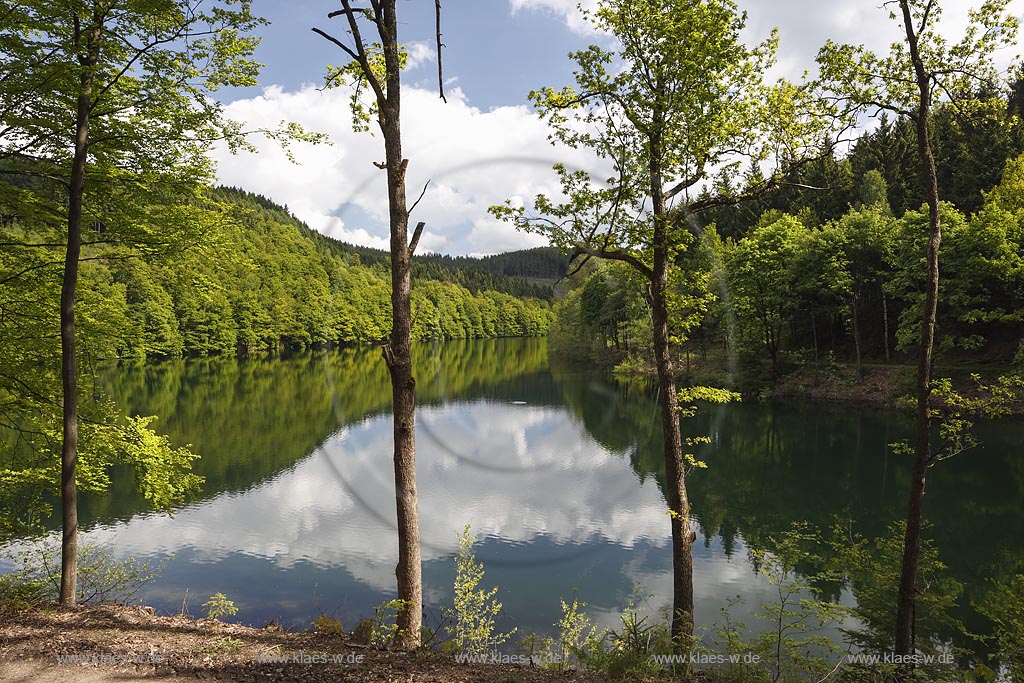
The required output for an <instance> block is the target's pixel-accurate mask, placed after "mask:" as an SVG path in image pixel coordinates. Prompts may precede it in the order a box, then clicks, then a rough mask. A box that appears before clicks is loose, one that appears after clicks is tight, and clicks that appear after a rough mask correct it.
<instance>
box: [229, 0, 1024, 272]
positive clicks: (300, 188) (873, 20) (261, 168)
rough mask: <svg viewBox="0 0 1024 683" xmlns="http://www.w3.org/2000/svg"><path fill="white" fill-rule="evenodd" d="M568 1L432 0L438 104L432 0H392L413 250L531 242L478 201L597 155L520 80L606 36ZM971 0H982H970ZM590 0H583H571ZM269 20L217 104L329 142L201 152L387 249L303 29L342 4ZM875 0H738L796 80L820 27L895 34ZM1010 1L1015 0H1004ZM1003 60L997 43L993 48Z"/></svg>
mask: <svg viewBox="0 0 1024 683" xmlns="http://www.w3.org/2000/svg"><path fill="white" fill-rule="evenodd" d="M577 2H578V0H442V33H443V42H444V46H445V47H444V49H443V62H444V77H445V82H446V83H445V90H446V95H447V100H448V102H447V104H446V103H444V102H442V101H441V99H440V98H439V97H438V93H437V62H436V55H435V50H434V36H433V30H434V3H433V2H431V0H399V2H398V12H399V22H400V33H399V41H400V42H401V43H402V44H404V45H406V46H407V48H408V51H409V54H410V60H409V64H408V67H407V69H406V72H405V73H404V74H403V94H402V98H403V99H402V132H403V151H404V155H405V156H406V157H407V158H408V159H409V171H408V176H407V183H408V188H407V190H408V194H409V195H410V197H409V203H410V204H411V203H412V202H413V201H414V200H415V199H416V197H417V196H418V195H419V194H420V192H421V190H422V189H423V187H424V185H426V184H427V183H428V181H429V185H428V186H427V190H426V193H425V195H424V196H423V199H422V201H421V203H420V204H419V206H418V207H417V208H416V211H415V213H414V214H413V216H412V219H411V220H412V222H413V223H415V222H418V221H425V222H426V229H425V231H424V234H423V237H422V239H421V241H420V249H421V251H422V250H427V251H435V252H440V253H448V254H453V255H458V254H488V253H497V252H502V251H509V250H514V249H523V248H529V247H534V246H542V245H544V244H545V243H546V242H545V240H544V238H543V237H541V236H538V235H532V234H524V233H520V232H517V231H516V230H515V229H514V228H512V227H511V226H510V225H508V224H505V223H502V222H500V221H497V220H496V219H494V218H492V217H491V216H490V215H489V214H488V213H487V208H488V207H489V206H492V205H494V204H501V203H503V202H504V201H505V200H507V199H512V200H513V201H527V202H529V200H530V199H531V198H532V197H534V196H535V195H536V194H538V193H547V194H556V193H557V183H556V182H555V176H554V173H553V171H552V170H551V166H552V164H554V163H555V162H562V163H565V164H566V165H568V166H570V167H575V168H586V169H588V170H592V169H594V168H595V161H594V160H593V159H592V158H591V157H590V156H589V155H588V154H587V153H586V152H585V151H579V150H566V149H563V148H556V147H554V146H553V145H552V144H551V143H550V142H549V141H548V139H547V135H548V130H547V128H546V126H545V124H544V123H543V122H541V121H540V120H539V119H538V118H537V116H536V114H535V113H534V112H533V111H532V109H531V108H530V106H529V104H528V99H527V94H528V93H529V92H530V91H531V90H533V89H537V88H540V87H544V86H552V87H556V88H559V87H562V86H565V85H571V84H572V63H571V61H570V60H569V58H568V56H567V55H568V53H569V52H571V51H573V50H579V49H583V48H585V47H586V46H587V45H590V44H592V43H596V44H599V45H603V46H606V47H608V46H610V45H611V43H610V42H609V39H608V37H607V36H603V35H599V34H596V33H594V32H593V31H592V30H591V28H590V27H589V26H588V25H587V24H586V23H585V22H584V21H582V19H581V18H580V15H579V12H578V10H577V9H576V5H577ZM977 2H980V0H977ZM977 2H976V1H974V0H972V1H971V2H968V1H967V0H952V1H950V0H947V2H945V3H944V7H945V14H944V19H943V28H944V32H945V33H946V35H947V36H948V37H950V38H951V39H955V38H958V37H959V36H960V34H961V32H962V28H963V26H964V24H965V20H966V15H967V11H968V9H969V8H970V7H972V6H974V5H976V4H977ZM583 3H584V5H585V6H586V5H589V6H593V5H594V4H596V0H583ZM253 4H254V10H255V12H256V13H258V14H260V15H261V16H263V17H265V18H266V19H268V20H269V21H270V24H269V25H268V26H266V27H264V28H263V29H262V30H261V34H262V36H263V40H262V43H261V45H260V47H259V48H258V50H257V53H256V58H257V60H258V61H260V62H262V63H264V64H265V65H266V66H265V67H264V69H263V71H262V73H261V77H260V85H259V86H257V87H253V88H245V89H235V90H232V91H225V92H223V93H221V94H220V97H221V100H222V101H224V102H225V103H226V104H227V107H226V109H227V114H228V116H230V117H231V118H233V119H235V120H239V121H242V122H243V123H244V124H245V125H246V127H247V128H264V127H273V126H275V125H277V124H279V123H280V122H281V121H282V120H287V121H296V122H298V123H300V124H302V125H303V126H304V127H305V128H306V129H307V130H311V131H317V132H320V133H325V134H327V136H328V137H329V138H330V140H331V144H323V145H316V146H313V145H308V144H297V145H294V146H293V148H292V152H293V154H294V156H295V159H296V161H297V163H291V162H290V161H288V159H287V158H286V156H285V154H284V152H283V151H281V149H280V148H279V147H278V146H277V143H274V142H270V141H266V140H262V139H253V143H254V144H255V145H256V147H257V148H258V149H259V153H257V154H251V153H247V152H244V153H240V154H238V155H234V156H233V155H231V154H229V153H228V152H227V151H226V150H224V149H222V148H216V149H214V150H212V151H211V154H212V156H213V157H214V159H215V160H216V161H217V163H218V179H219V182H220V183H222V184H224V185H232V186H236V187H241V188H243V189H245V190H249V191H251V192H255V193H257V194H262V195H264V196H267V197H269V198H271V199H273V200H274V201H276V202H277V203H279V204H283V205H286V206H287V207H288V208H289V209H290V210H291V211H292V212H293V213H294V214H295V215H296V216H298V217H299V218H300V219H302V220H303V221H305V222H306V223H307V224H309V225H310V227H312V228H314V229H316V230H319V231H320V232H322V233H324V234H326V235H330V236H331V237H335V238H337V239H340V240H343V241H346V242H352V243H356V244H361V245H366V246H372V247H378V248H383V249H387V248H388V240H387V235H388V228H387V190H386V184H385V179H384V173H383V172H382V171H380V170H378V169H377V168H376V167H375V166H374V165H373V162H375V161H376V162H380V161H383V158H384V152H383V140H382V138H381V136H380V133H379V131H378V132H377V133H376V135H375V136H371V135H370V134H367V133H355V132H353V130H352V125H351V118H350V113H349V106H348V97H349V91H347V90H346V89H344V88H340V89H331V90H322V89H321V88H322V85H323V75H324V73H325V69H326V66H327V65H330V64H333V65H342V64H344V63H346V61H347V59H346V56H345V55H344V53H342V52H341V50H340V49H339V48H338V47H337V46H335V45H332V44H331V43H329V42H328V41H327V40H325V39H323V38H322V37H320V36H318V35H316V34H314V33H313V32H312V30H311V29H312V27H314V26H316V27H319V28H321V29H323V30H325V31H328V32H329V33H333V34H334V35H336V36H338V37H339V38H344V37H345V34H344V31H343V30H342V26H341V23H340V22H341V21H342V18H341V17H338V18H334V19H328V18H327V13H328V12H330V11H332V10H334V9H337V8H338V7H340V3H339V2H337V1H336V0H294V1H293V2H288V1H286V0H254V3H253ZM880 5H881V0H874V1H865V0H827V1H825V0H739V6H740V8H741V9H742V10H744V11H746V12H747V13H748V21H747V28H746V30H745V35H744V38H745V40H746V41H747V42H748V44H754V43H756V42H760V41H761V40H763V39H764V38H765V37H767V36H768V35H769V33H770V31H771V30H772V28H775V27H777V28H778V29H779V33H780V47H779V52H778V64H777V66H776V67H775V69H774V72H773V74H772V75H773V76H785V77H788V78H791V79H799V78H800V76H801V75H802V73H803V72H804V71H805V70H808V69H813V66H814V55H815V53H816V52H817V50H818V48H819V47H820V46H821V45H822V44H823V43H824V42H825V41H826V40H827V39H832V40H834V41H836V42H846V43H854V44H860V43H863V44H865V45H866V46H867V47H869V48H872V49H875V50H878V51H885V49H886V46H887V45H888V44H889V43H891V42H892V41H894V40H897V39H898V38H899V34H898V32H897V31H898V26H897V25H896V24H895V23H894V22H892V21H890V20H889V18H888V13H887V10H885V9H883V8H881V7H880ZM1011 7H1012V10H1013V11H1014V12H1015V13H1016V14H1017V15H1018V16H1020V14H1021V12H1024V0H1013V2H1012V4H1011ZM1001 59H1004V60H1005V61H1009V59H1010V55H1004V56H1002V57H1001Z"/></svg>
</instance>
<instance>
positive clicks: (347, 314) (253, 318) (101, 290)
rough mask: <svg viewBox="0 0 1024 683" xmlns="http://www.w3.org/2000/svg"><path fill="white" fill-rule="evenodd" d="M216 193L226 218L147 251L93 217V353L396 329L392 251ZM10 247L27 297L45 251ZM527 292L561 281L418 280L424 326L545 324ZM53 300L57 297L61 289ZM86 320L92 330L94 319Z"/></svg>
mask: <svg viewBox="0 0 1024 683" xmlns="http://www.w3.org/2000/svg"><path fill="white" fill-rule="evenodd" d="M211 200H212V201H213V202H214V203H215V205H216V210H217V212H218V213H219V215H220V219H219V220H218V221H217V222H216V226H215V228H213V229H210V230H208V231H207V232H206V233H205V234H203V235H202V237H201V239H197V240H196V242H195V243H194V244H189V245H187V248H184V249H172V250H168V251H166V252H159V251H158V252H155V253H153V254H150V255H149V256H148V257H145V258H143V257H141V256H140V255H135V256H132V257H127V258H125V257H122V256H121V255H120V254H119V253H115V251H114V248H115V247H114V245H111V244H107V243H105V240H104V234H105V226H103V224H102V223H96V224H95V225H93V226H92V230H91V233H92V238H91V239H89V240H88V242H90V243H91V244H89V245H88V246H87V247H86V252H84V256H85V258H84V262H83V264H82V274H83V291H82V293H81V296H80V299H81V301H82V302H83V305H84V306H86V307H95V308H96V310H97V311H98V313H96V314H95V315H94V316H93V317H94V318H96V319H97V320H103V321H105V322H104V325H103V328H104V329H103V331H102V332H101V333H100V334H99V335H97V339H99V338H100V337H102V338H103V342H102V343H101V344H94V353H96V354H97V355H105V356H109V355H111V354H117V355H120V356H135V357H141V356H146V357H170V356H178V355H183V354H184V355H207V354H216V353H234V352H235V351H238V350H241V351H256V350H259V349H268V348H277V347H278V346H283V347H288V348H306V347H311V346H317V345H324V344H337V343H342V344H344V343H362V342H374V341H379V340H383V339H385V338H386V337H387V335H388V333H389V331H390V327H391V301H390V296H391V289H390V282H389V275H388V265H387V262H386V260H385V259H384V258H380V259H366V258H364V256H363V255H364V254H365V253H366V250H359V249H356V248H352V247H347V246H346V245H343V244H341V243H338V242H335V241H334V240H331V239H329V238H326V237H323V236H322V235H320V234H319V233H317V232H315V231H313V230H311V229H309V228H308V227H307V226H305V225H304V224H303V223H301V222H300V221H298V220H297V219H296V218H294V217H293V216H291V215H290V214H289V213H288V211H287V210H286V209H283V208H281V207H279V206H277V205H275V204H273V203H272V202H270V201H269V200H267V199H265V198H263V197H258V196H255V195H252V194H249V193H246V192H243V191H240V190H236V189H218V190H214V191H213V192H212V196H211ZM3 230H4V232H5V233H6V235H5V240H4V241H5V242H10V243H11V244H21V243H41V242H45V241H46V237H45V233H46V230H45V229H41V228H38V227H34V228H28V227H25V225H24V224H23V223H22V222H20V221H18V220H13V219H12V220H8V221H6V223H5V226H4V228H3ZM9 253H10V255H11V256H12V259H13V260H12V261H11V263H10V264H8V267H5V269H4V271H5V273H6V274H7V275H8V276H11V280H10V283H9V286H5V289H4V292H5V295H6V294H10V295H11V297H16V296H17V290H18V281H19V278H18V277H14V276H15V275H16V273H15V272H14V270H15V267H16V265H18V264H20V263H23V262H24V259H30V260H31V259H45V258H46V256H45V255H43V254H41V253H40V249H39V248H36V249H26V250H25V251H24V252H23V253H21V254H17V253H15V252H13V251H12V252H9ZM379 253H380V254H381V255H382V256H383V252H379ZM38 265H39V267H40V269H41V271H42V272H41V273H39V275H40V276H41V277H44V278H45V277H47V274H48V273H49V274H50V275H52V277H53V286H54V287H58V286H59V271H58V270H57V269H56V268H55V267H48V266H46V264H45V261H42V260H41V261H40V262H39V264H38ZM55 265H56V259H55V260H54V263H53V266H55ZM8 270H9V271H10V272H7V271H8ZM21 279H22V280H23V278H21ZM510 292H511V293H510ZM528 294H532V295H537V296H544V297H550V288H544V287H537V286H533V285H530V284H528V283H526V282H525V281H523V280H521V279H515V278H510V277H506V276H502V275H497V274H492V273H489V272H487V271H484V270H471V269H465V270H464V269H461V268H458V267H434V266H432V265H430V264H426V267H424V268H423V269H422V272H421V273H420V279H419V280H418V281H417V282H416V285H415V286H414V289H413V314H414V326H413V335H414V337H415V338H416V339H465V338H480V337H512V336H536V335H542V334H544V333H545V332H546V331H547V328H548V325H549V321H550V317H551V312H550V306H549V304H548V302H547V301H545V300H543V299H541V298H533V297H527V298H524V295H528ZM7 298H8V297H7V296H4V299H7ZM13 301H14V299H13V298H12V300H11V302H8V303H12V305H13ZM50 301H52V304H53V305H54V306H56V302H57V297H56V296H54V297H53V298H52V299H50ZM12 310H13V309H12ZM83 325H84V326H85V329H86V330H87V331H88V325H89V320H88V319H87V320H86V321H84V322H83ZM87 336H88V335H87Z"/></svg>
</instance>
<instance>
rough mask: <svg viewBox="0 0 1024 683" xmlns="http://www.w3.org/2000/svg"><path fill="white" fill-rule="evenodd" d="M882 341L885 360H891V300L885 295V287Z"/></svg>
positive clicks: (883, 289)
mask: <svg viewBox="0 0 1024 683" xmlns="http://www.w3.org/2000/svg"><path fill="white" fill-rule="evenodd" d="M882 335H883V339H882V341H883V342H884V343H885V360H886V362H889V360H890V357H889V300H888V298H886V296H885V288H884V287H883V288H882Z"/></svg>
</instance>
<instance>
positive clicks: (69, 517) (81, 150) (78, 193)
mask: <svg viewBox="0 0 1024 683" xmlns="http://www.w3.org/2000/svg"><path fill="white" fill-rule="evenodd" d="M102 30H103V24H102V16H101V15H100V12H99V10H98V9H97V10H96V11H94V15H93V23H92V26H91V27H90V28H89V30H88V33H87V34H86V40H87V52H86V57H85V59H84V60H83V62H82V65H81V68H82V71H81V78H80V83H81V88H80V90H79V93H78V109H77V112H76V116H75V155H74V158H73V160H72V162H71V183H70V185H69V186H68V238H67V251H66V252H65V255H64V275H63V281H62V282H61V288H60V351H61V358H60V372H61V385H62V389H63V431H64V440H63V444H62V445H61V453H60V480H61V485H60V502H61V532H62V533H61V546H60V598H59V599H60V604H61V606H64V607H68V606H71V605H74V604H75V601H76V597H77V595H76V590H75V589H76V586H77V584H78V488H77V481H76V470H77V467H78V365H77V361H76V359H75V350H76V349H75V346H76V344H75V291H76V289H77V287H78V261H79V258H80V257H81V252H82V202H83V200H84V195H85V170H86V163H87V161H88V153H89V114H90V111H91V108H92V88H93V78H94V75H93V74H94V71H95V68H96V63H97V61H98V60H99V43H100V35H101V32H102ZM75 40H76V42H79V41H80V40H81V34H80V33H79V32H77V31H76V35H75Z"/></svg>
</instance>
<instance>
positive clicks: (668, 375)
mask: <svg viewBox="0 0 1024 683" xmlns="http://www.w3.org/2000/svg"><path fill="white" fill-rule="evenodd" d="M650 145H651V147H650V149H651V156H650V158H651V162H650V181H651V206H652V210H653V214H654V215H653V221H654V226H653V228H654V230H653V233H654V234H653V247H654V263H653V268H652V271H653V272H652V273H651V286H650V292H649V299H650V304H651V321H652V324H653V326H654V360H655V365H656V366H657V372H658V386H659V388H660V394H661V424H662V431H663V436H664V442H665V443H664V456H665V476H666V479H667V486H668V491H667V493H668V504H669V508H670V510H671V511H672V514H671V519H672V626H671V634H672V641H673V644H674V647H675V648H676V649H677V650H678V651H680V652H688V651H689V649H690V647H691V644H692V639H693V541H694V539H695V538H696V536H695V534H694V533H693V532H692V531H691V530H690V501H689V497H688V496H687V493H686V470H685V468H684V465H683V439H682V434H681V433H680V430H679V406H678V397H677V392H676V376H675V368H674V367H673V363H672V357H671V355H670V349H669V325H668V320H669V315H668V303H667V301H666V290H667V289H668V269H669V260H670V259H669V236H668V221H669V220H670V219H669V217H668V215H667V213H668V211H667V207H666V204H665V198H664V194H663V188H662V173H661V168H660V166H659V163H660V159H661V155H660V152H661V140H660V137H659V136H658V135H657V134H655V135H654V136H652V138H651V141H650Z"/></svg>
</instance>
